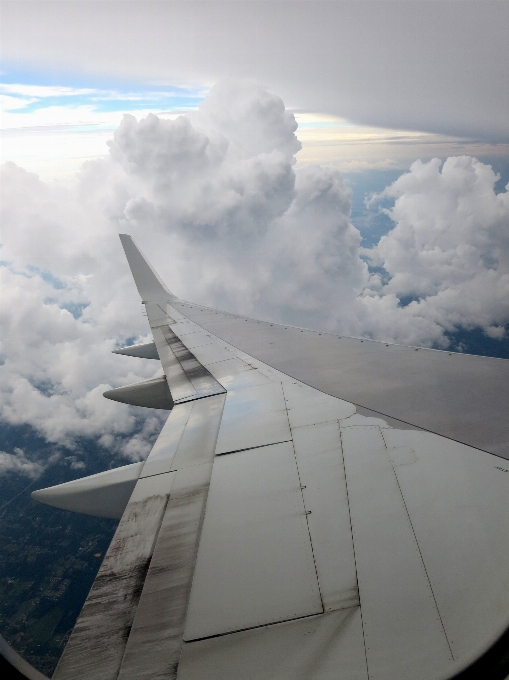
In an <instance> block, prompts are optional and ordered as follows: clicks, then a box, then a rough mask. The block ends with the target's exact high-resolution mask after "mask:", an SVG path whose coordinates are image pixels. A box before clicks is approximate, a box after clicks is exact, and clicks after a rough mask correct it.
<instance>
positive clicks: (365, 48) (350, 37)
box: [1, 0, 509, 142]
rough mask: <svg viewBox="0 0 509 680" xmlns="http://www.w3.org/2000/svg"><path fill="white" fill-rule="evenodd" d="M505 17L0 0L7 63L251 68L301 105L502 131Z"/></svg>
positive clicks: (497, 136)
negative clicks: (3, 0) (2, 0)
mask: <svg viewBox="0 0 509 680" xmlns="http://www.w3.org/2000/svg"><path fill="white" fill-rule="evenodd" d="M508 27H509V3H507V2H501V1H500V0H469V1H468V2H461V1H460V2H443V0H420V1H419V0H413V1H412V2H408V0H400V1H395V0H363V1H362V2H359V1H358V0H342V1H341V2H337V0H332V1H331V0H329V1H327V0H321V1H320V2H316V1H315V0H307V1H306V0H304V1H303V0H292V1H291V2H287V1H282V2H281V1H279V2H278V1H277V0H273V1H272V2H256V1H250V2H249V1H248V2H245V1H242V2H232V1H231V0H226V1H222V0H215V1H214V2H210V1H208V0H205V1H203V0H202V1H199V0H195V1H192V0H190V1H189V0H188V1H186V2H172V1H170V0H168V1H167V2H160V1H155V2H154V1H152V2H151V1H150V0H143V1H140V0H129V1H125V2H122V3H119V2H115V3H112V2H101V3H98V2H95V1H90V0H88V1H87V0H83V1H81V2H37V1H30V0H27V1H25V2H4V3H3V8H2V27H1V30H2V40H1V42H2V65H3V67H4V68H6V69H7V68H8V66H9V64H12V65H13V67H14V70H19V69H20V68H25V69H29V68H30V67H32V68H33V66H34V65H36V68H42V69H44V71H45V72H52V71H53V70H57V71H61V72H64V73H65V72H68V71H71V72H72V73H73V74H77V73H95V74H101V75H102V76H103V77H104V78H105V79H106V80H110V81H111V77H112V76H113V78H114V79H115V80H117V81H118V79H124V80H132V79H139V80H141V81H143V82H147V81H152V82H154V81H159V82H166V83H172V84H175V83H183V84H186V83H198V84H200V85H203V84H209V83H214V82H216V81H217V80H218V79H219V78H224V77H235V78H239V77H240V78H245V77H247V78H253V79H255V80H257V81H259V82H262V83H266V84H267V85H268V86H269V87H270V88H272V89H273V90H274V91H277V92H278V93H281V94H283V96H284V98H285V101H286V102H287V103H288V104H289V105H291V106H292V107H295V108H297V109H300V110H305V111H314V112H317V111H318V112H322V113H329V114H335V115H338V116H341V117H344V118H347V119H349V120H352V121H355V122H357V123H365V124H369V125H377V126H382V127H387V128H396V129H407V130H408V129H411V130H426V131H431V132H438V133H445V134H450V135H459V136H473V137H474V138H478V137H481V138H483V139H489V140H492V141H497V142H500V141H504V140H505V141H508V140H509V119H508V116H507V111H508V108H509V82H508V69H507V63H508V61H509V41H508V40H507V35H508ZM51 84H53V83H51ZM230 131H231V132H233V131H232V130H230Z"/></svg>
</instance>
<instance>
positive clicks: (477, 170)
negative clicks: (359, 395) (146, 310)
mask: <svg viewBox="0 0 509 680" xmlns="http://www.w3.org/2000/svg"><path fill="white" fill-rule="evenodd" d="M1 11H2V21H1V32H2V35H1V38H2V40H1V45H2V46H1V50H2V53H1V79H0V80H1V84H0V96H1V102H2V105H1V121H0V123H1V135H2V139H1V141H2V149H1V158H2V167H1V174H2V177H1V186H0V188H1V191H2V196H1V205H0V210H1V224H2V235H1V244H2V247H1V251H0V261H1V262H0V264H1V266H0V275H1V277H2V283H1V285H2V299H1V308H0V315H1V319H0V322H1V326H2V329H3V331H4V333H3V337H2V346H1V348H0V358H1V365H0V385H1V387H0V390H1V392H2V394H1V395H0V418H1V419H2V420H3V422H4V423H7V424H9V425H10V426H13V425H14V426H26V425H29V426H31V427H32V428H34V429H35V430H36V431H37V433H38V434H39V435H41V436H43V437H44V438H45V439H46V440H47V441H48V442H52V443H55V444H58V445H62V446H66V447H69V448H71V449H72V447H73V446H76V442H77V441H78V440H83V438H85V439H86V438H90V439H93V440H94V441H96V442H98V443H99V444H100V445H101V446H102V447H104V449H105V450H107V451H108V450H109V451H111V452H114V453H115V454H120V455H122V456H123V457H125V459H126V462H129V461H131V460H138V459H140V458H143V457H144V456H146V455H147V453H148V450H149V448H150V442H151V440H152V438H153V435H154V433H155V432H157V431H158V428H159V427H160V425H161V418H162V416H161V415H160V414H158V413H155V412H153V411H147V412H143V413H142V412H141V410H140V409H135V408H133V407H127V406H125V405H120V404H117V403H114V402H110V401H106V400H105V399H104V398H103V397H102V393H103V392H104V391H105V390H106V389H108V388H109V387H117V386H120V385H124V384H128V383H132V382H136V381H138V380H142V379H146V378H150V377H152V376H154V375H156V374H158V367H157V366H156V362H147V361H143V360H138V359H132V358H129V357H121V356H118V355H112V354H111V350H112V349H114V348H115V347H119V346H121V345H123V344H126V343H132V342H138V341H140V342H141V341H144V340H145V341H147V340H148V339H149V335H148V326H147V323H146V319H145V318H144V317H143V316H142V314H141V308H140V304H139V297H138V294H137V292H136V289H135V287H134V284H133V282H132V280H131V277H130V273H129V270H128V267H127V265H126V262H125V258H124V256H123V253H122V250H121V247H120V243H119V241H118V236H117V234H118V233H119V232H126V233H130V234H131V235H132V236H133V237H134V239H135V240H136V241H137V243H138V244H139V245H140V247H141V248H142V250H143V251H144V252H145V253H146V254H147V256H148V257H149V259H150V260H151V262H152V263H153V265H154V266H155V267H156V269H157V270H158V272H159V273H160V274H161V276H162V278H163V279H164V280H165V281H166V283H167V284H168V286H169V287H170V289H172V290H173V291H174V292H175V293H176V294H178V295H179V296H181V297H182V298H183V299H187V300H192V301H196V302H200V303H203V304H207V305H211V306H215V307H220V308H223V309H225V310H228V311H232V312H237V313H241V314H245V315H250V316H253V317H258V318H262V319H270V320H273V321H275V322H283V323H286V324H295V325H298V326H306V327H310V328H319V329H322V330H326V331H330V332H337V333H340V334H344V335H354V336H357V337H359V336H361V337H370V338H374V339H377V340H384V341H388V342H399V343H406V344H412V345H421V346H427V347H435V348H439V349H455V350H462V349H463V350H467V351H468V350H469V349H470V348H471V347H472V346H473V345H469V344H468V343H469V338H470V339H471V338H473V337H474V336H475V338H476V342H477V345H476V347H477V346H478V345H479V341H482V342H484V344H485V346H489V347H491V351H492V353H494V354H497V352H499V354H500V351H499V349H498V348H500V347H506V346H507V328H508V327H509V189H508V188H507V185H508V182H509V118H508V116H507V110H508V104H509V87H508V86H509V83H508V75H507V68H506V65H507V63H509V41H507V29H508V28H509V25H508V24H509V21H508V19H509V3H507V2H505V1H498V2H489V1H486V0H483V2H470V1H467V0H464V1H463V0H458V1H456V0H440V1H436V2H435V1H434V0H404V1H401V2H400V1H397V0H393V1H390V2H387V1H385V0H377V1H373V2H370V1H368V0H366V1H363V0H356V1H355V2H347V1H345V2H341V1H339V2H332V3H331V2H327V1H313V2H299V1H294V2H290V1H288V0H287V1H283V2H254V1H243V0H236V1H235V2H222V1H221V0H216V1H214V0H209V1H208V2H194V1H193V0H188V1H183V0H181V1H180V2H171V1H168V2H151V1H150V0H149V1H145V2H143V3H140V2H137V0H126V1H123V0H109V1H106V2H101V3H99V2H88V1H87V0H76V1H72V0H67V1H66V2H46V1H45V0H38V1H37V2H28V1H25V0H21V1H20V2H4V3H2V6H1ZM469 334H470V335H469ZM482 342H481V344H482ZM502 354H503V353H502ZM76 464H77V465H78V466H79V461H77V463H76ZM38 465H39V466H40V462H37V463H36V464H35V463H33V462H32V463H30V461H29V460H28V459H27V458H26V456H25V453H24V451H23V450H22V449H21V448H16V450H14V449H13V451H7V452H2V453H0V471H2V470H4V471H9V470H10V471H13V470H17V471H18V472H19V473H20V474H26V475H35V474H39V473H40V468H39V467H37V466H38Z"/></svg>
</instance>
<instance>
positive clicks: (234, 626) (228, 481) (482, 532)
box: [33, 235, 509, 680]
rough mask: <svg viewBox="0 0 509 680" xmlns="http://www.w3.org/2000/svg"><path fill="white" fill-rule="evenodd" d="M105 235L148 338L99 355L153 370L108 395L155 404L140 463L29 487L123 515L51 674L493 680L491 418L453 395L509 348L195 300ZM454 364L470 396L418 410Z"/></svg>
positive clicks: (498, 622)
mask: <svg viewBox="0 0 509 680" xmlns="http://www.w3.org/2000/svg"><path fill="white" fill-rule="evenodd" d="M121 240H122V244H123V247H124V250H125V252H126V256H127V259H128V262H129V265H130V267H131V271H132V273H133V276H134V280H135V282H136V285H137V287H138V291H139V293H140V296H141V298H142V301H143V303H144V305H145V307H146V309H147V315H148V320H149V323H150V327H151V330H152V335H153V343H149V344H146V345H138V346H135V347H127V348H123V349H121V350H118V353H120V354H130V355H132V356H137V357H144V358H147V359H157V358H159V359H160V361H161V364H162V368H163V371H164V376H162V377H161V378H158V379H155V380H152V381H146V382H144V383H138V384H137V385H131V386H126V387H123V388H119V389H117V390H111V391H109V392H108V393H106V394H105V396H107V397H108V398H112V399H117V400H119V401H123V402H126V403H133V404H137V405H142V406H151V407H155V408H162V409H167V410H169V411H170V414H169V416H168V419H167V421H166V424H165V425H164V427H163V429H162V431H161V433H160V435H159V437H158V439H157V441H156V443H155V445H154V447H153V449H152V451H151V453H150V455H149V456H148V458H147V460H146V461H145V462H142V463H135V464H133V465H130V466H125V467H123V468H118V469H117V470H110V471H107V472H105V473H101V474H99V475H93V476H92V477H87V478H84V479H82V480H76V481H75V482H70V483H67V484H62V485H59V486H57V487H52V488H49V489H43V490H39V491H35V492H34V493H33V497H34V498H35V499H36V500H38V501H41V502H43V503H47V504H50V505H55V506H57V507H63V508H65V509H68V510H76V511H78V512H86V513H89V514H97V515H99V516H110V517H117V518H119V519H120V522H119V525H118V528H117V531H116V533H115V535H114V538H113V540H112V542H111V545H110V547H109V550H108V552H107V554H106V556H105V558H104V561H103V563H102V565H101V568H100V570H99V573H98V575H97V578H96V580H95V582H94V584H93V587H92V589H91V591H90V594H89V596H88V598H87V600H86V602H85V605H84V607H83V610H82V612H81V614H80V616H79V618H78V620H77V623H76V626H75V628H74V631H73V633H72V635H71V637H70V639H69V642H68V644H67V646H66V648H65V650H64V652H63V654H62V657H61V659H60V662H59V664H58V666H57V669H56V671H55V674H54V676H53V678H54V680H71V679H75V678H82V679H83V680H113V679H116V678H118V679H119V680H145V679H147V680H148V679H150V680H155V679H161V680H162V679H163V678H164V679H165V680H166V679H168V680H169V679H175V678H178V680H271V679H272V680H300V679H302V680H338V679H341V680H354V679H355V680H364V679H365V680H368V679H374V680H419V679H422V680H435V679H436V680H442V679H443V680H445V679H446V678H452V677H456V676H457V675H458V674H459V673H462V672H465V673H464V675H463V676H462V677H465V678H467V677H483V678H488V677H493V678H495V677H503V675H500V674H501V673H502V672H503V670H504V666H503V664H504V663H507V660H505V661H504V655H505V657H507V644H508V643H507V630H508V628H509V540H508V538H509V502H508V492H509V462H508V461H507V460H505V458H502V457H500V456H497V455H494V454H495V453H499V454H504V453H506V452H507V451H508V448H507V446H508V440H507V431H508V425H507V419H506V420H505V421H503V422H502V423H496V422H495V424H494V426H493V427H492V428H491V430H490V427H487V426H485V427H484V429H483V427H481V428H477V427H476V425H477V423H478V420H479V416H477V420H475V417H476V416H475V415H474V416H472V417H473V418H474V425H472V424H471V423H470V421H469V418H468V417H466V416H465V415H464V413H462V411H461V404H462V403H466V404H470V410H469V411H468V409H467V413H470V414H472V413H474V411H476V412H478V413H481V414H483V413H485V412H486V410H487V409H486V405H485V404H484V403H482V401H483V398H485V397H483V395H485V394H486V390H487V387H486V385H487V384H488V383H489V380H490V379H491V376H494V385H495V388H494V390H495V396H496V395H498V396H499V397H500V395H502V396H503V395H504V394H507V392H505V393H504V390H507V381H506V382H505V383H504V376H506V377H508V376H509V371H508V365H509V362H504V361H500V360H493V359H491V360H484V359H482V358H479V357H474V358H472V357H470V358H469V357H463V356H462V357H456V356H450V355H449V353H440V352H433V351H432V350H420V349H419V350H416V348H400V347H397V346H392V345H391V346H387V345H385V344H384V343H370V342H368V341H364V340H355V339H351V338H339V337H338V336H333V335H328V334H320V333H314V332H311V331H306V330H304V329H296V328H291V327H288V326H286V327H285V326H277V325H275V324H266V323H262V322H256V321H253V320H249V319H245V318H244V317H238V316H235V315H231V314H225V313H223V312H219V311H218V310H211V309H208V308H205V307H199V306H196V305H192V304H189V303H187V302H185V301H182V300H179V299H178V298H177V297H176V296H175V295H173V294H172V293H171V292H170V291H169V290H168V289H167V288H166V286H165V285H164V283H163V282H162V281H161V279H160V278H159V277H158V275H157V274H156V273H155V272H154V270H153V269H152V267H151V266H150V265H149V263H148V262H147V260H146V259H145V258H144V256H143V255H142V254H141V252H140V251H139V249H138V248H137V247H136V245H135V244H134V242H133V241H132V239H131V238H130V237H129V236H127V235H121ZM398 357H399V358H398ZM423 357H424V358H423ZM436 357H439V358H438V359H436ZM461 360H463V362H464V363H463V364H462V365H463V367H465V366H467V368H470V367H471V366H472V365H474V364H475V362H476V361H477V362H478V363H477V364H476V366H477V369H475V370H477V374H476V375H477V376H479V375H481V374H482V375H483V376H484V378H483V380H484V383H483V382H482V380H481V379H479V378H477V382H476V384H477V385H478V386H480V394H478V395H477V396H475V395H465V394H461V395H459V396H456V401H454V400H453V407H451V411H450V414H449V417H446V416H447V414H444V410H443V399H442V398H438V399H437V400H438V402H439V403H438V406H437V407H436V408H435V407H434V408H431V409H430V408H428V409H427V410H426V409H423V408H422V404H423V403H427V400H430V399H431V395H432V394H433V390H434V389H435V393H436V392H437V391H439V388H440V385H442V387H443V386H444V385H446V383H447V376H451V375H453V374H454V370H456V374H455V375H456V376H458V375H459V374H460V373H461V365H460V362H461ZM377 362H378V363H377ZM384 362H385V363H384ZM437 362H438V366H439V367H438V368H437V367H436V366H437ZM440 362H442V363H440ZM447 362H448V363H447ZM490 362H491V363H490ZM479 365H481V367H482V366H488V369H486V370H485V371H484V373H483V371H482V370H481V369H480V368H479ZM398 366H399V372H398V368H397V367H398ZM433 366H434V368H433ZM492 366H495V369H493V370H492V369H491V368H490V367H492ZM430 367H431V368H430ZM451 367H452V368H451ZM472 370H473V372H474V374H475V370H474V369H472ZM490 371H492V372H491V373H490ZM471 372H472V371H471ZM495 374H496V375H495ZM444 375H445V377H443V376H444ZM370 376H371V377H370ZM437 376H438V377H437ZM500 376H502V377H500ZM421 378H422V388H420V386H419V385H420V383H419V380H421ZM458 379H459V378H458ZM433 381H435V383H434V382H433ZM440 381H441V382H440ZM460 384H461V380H460ZM409 385H411V388H410V387H409ZM437 385H438V386H439V387H438V388H437V387H436V386H437ZM457 385H458V383H456V387H457ZM497 385H498V387H497ZM420 389H421V390H422V391H423V393H422V395H421V396H422V398H421V400H420V401H419V399H418V397H419V390H420ZM443 389H446V388H445V387H443ZM448 389H450V391H454V385H452V386H449V387H448ZM483 389H484V392H483ZM497 389H498V390H499V392H497V391H496V390H497ZM412 390H413V391H412ZM439 397H440V395H439ZM462 400H463V401H462ZM440 402H442V407H441V406H440ZM506 403H507V402H506ZM474 407H475V408H474ZM441 408H442V410H441ZM501 410H502V409H501V407H500V405H499V408H498V409H497V413H498V416H499V419H500V413H501ZM488 420H489V423H490V424H493V423H494V420H496V419H494V418H492V417H491V415H490V416H489V419H488ZM462 423H466V424H465V428H464V429H462V426H461V424H462ZM448 428H449V429H448ZM479 430H480V431H479ZM504 438H505V439H504ZM504 447H505V448H504ZM481 449H484V450H481ZM505 673H507V669H506V670H505Z"/></svg>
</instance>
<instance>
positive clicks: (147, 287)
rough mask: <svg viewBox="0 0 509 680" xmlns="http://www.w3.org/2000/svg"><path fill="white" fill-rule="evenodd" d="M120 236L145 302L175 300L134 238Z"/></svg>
mask: <svg viewBox="0 0 509 680" xmlns="http://www.w3.org/2000/svg"><path fill="white" fill-rule="evenodd" d="M119 236H120V240H121V242H122V246H123V247H124V252H125V255H126V257H127V261H128V262H129V267H130V268H131V272H132V275H133V278H134V282H135V283H136V287H137V288H138V292H139V294H140V295H141V299H142V300H143V302H155V301H156V300H161V299H164V300H174V299H175V298H176V296H175V295H173V293H172V292H171V291H169V290H168V288H167V287H166V285H165V284H164V282H163V281H162V280H161V279H160V278H159V275H158V274H157V273H156V272H155V271H154V269H153V267H152V265H151V264H150V263H149V262H148V260H147V258H146V257H145V255H143V253H142V252H141V250H140V249H139V248H138V246H137V245H136V244H135V242H134V241H133V240H132V238H131V237H130V236H129V235H128V234H119Z"/></svg>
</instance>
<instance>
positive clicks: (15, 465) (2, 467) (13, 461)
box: [0, 448, 44, 479]
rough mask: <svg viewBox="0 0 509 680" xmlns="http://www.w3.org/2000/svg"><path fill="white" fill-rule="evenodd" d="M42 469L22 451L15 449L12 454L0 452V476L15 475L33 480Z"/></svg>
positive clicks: (41, 466) (40, 465)
mask: <svg viewBox="0 0 509 680" xmlns="http://www.w3.org/2000/svg"><path fill="white" fill-rule="evenodd" d="M43 469H44V466H43V465H42V464H41V463H38V462H36V461H33V460H29V459H28V458H27V457H26V456H25V452H24V451H23V450H22V449H18V448H15V449H14V453H5V451H0V475H3V474H7V473H17V474H21V475H26V476H27V477H30V478H31V479H35V478H36V477H38V476H39V475H40V474H41V472H42V471H43Z"/></svg>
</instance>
